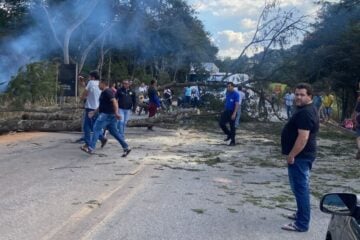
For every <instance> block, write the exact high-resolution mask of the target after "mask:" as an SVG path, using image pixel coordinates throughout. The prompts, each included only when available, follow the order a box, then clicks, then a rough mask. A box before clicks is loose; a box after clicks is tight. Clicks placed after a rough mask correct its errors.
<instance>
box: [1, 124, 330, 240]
mask: <svg viewBox="0 0 360 240" xmlns="http://www.w3.org/2000/svg"><path fill="white" fill-rule="evenodd" d="M79 136H80V135H79V134H74V133H28V134H27V133H23V134H16V136H15V137H14V136H0V153H1V154H0V239H1V240H10V239H11V240H20V239H26V240H45V239H64V240H65V239H66V240H72V239H74V240H78V239H98V240H110V239H113V240H119V239H129V240H144V239H149V240H150V239H153V240H159V239H164V240H165V239H189V240H190V239H191V240H192V239H207V240H224V239H238V240H241V239H244V240H245V239H258V240H262V239H266V240H272V239H273V240H282V239H284V240H285V239H286V240H289V239H290V240H291V239H294V240H296V239H299V240H307V239H309V240H319V239H325V232H326V226H327V223H328V221H329V219H330V216H329V215H326V214H323V213H321V212H320V211H319V210H318V200H317V199H315V198H313V199H312V205H313V206H312V209H313V211H312V223H311V229H310V231H309V232H307V233H294V232H286V231H283V230H281V229H280V227H281V225H283V224H285V223H288V222H289V221H288V220H287V219H286V218H284V216H283V215H284V214H288V213H291V211H290V210H289V209H292V208H293V207H294V203H293V199H291V194H289V193H288V192H287V194H286V193H285V192H286V191H288V188H289V186H288V185H287V175H286V169H285V167H273V168H269V167H267V168H259V167H258V166H255V165H254V164H247V163H249V159H247V158H246V157H247V155H248V154H247V153H249V152H253V151H255V150H256V149H254V146H253V145H249V146H247V145H238V146H236V147H235V148H228V147H227V146H225V145H223V144H222V143H221V142H220V143H219V140H218V138H219V136H217V135H216V134H204V133H198V132H192V131H172V130H164V129H156V131H155V132H146V131H145V132H144V130H142V129H130V130H128V134H127V136H128V140H129V143H130V145H131V146H132V147H133V151H132V152H131V153H130V155H129V156H128V157H127V158H121V157H120V155H121V150H120V148H119V146H118V144H117V143H116V142H115V141H114V140H113V139H111V140H110V142H109V144H108V145H107V146H106V147H105V148H104V149H102V150H99V151H98V152H97V153H98V155H93V156H89V155H87V154H86V153H83V152H81V151H80V150H79V147H80V145H79V144H76V143H73V141H74V140H75V139H77V138H78V137H79ZM140 136H141V137H140ZM243 137H244V138H245V137H246V136H244V134H243ZM209 159H210V160H211V161H208V160H209ZM284 199H285V200H284Z"/></svg>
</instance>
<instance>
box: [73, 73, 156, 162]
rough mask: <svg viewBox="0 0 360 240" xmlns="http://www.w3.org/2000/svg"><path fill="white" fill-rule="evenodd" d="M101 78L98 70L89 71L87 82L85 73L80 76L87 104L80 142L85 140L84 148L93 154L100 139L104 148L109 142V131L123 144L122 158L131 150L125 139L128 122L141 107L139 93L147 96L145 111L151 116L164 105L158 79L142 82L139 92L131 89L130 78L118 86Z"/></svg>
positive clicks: (82, 98) (150, 128) (80, 84)
mask: <svg viewBox="0 0 360 240" xmlns="http://www.w3.org/2000/svg"><path fill="white" fill-rule="evenodd" d="M99 79H100V76H99V73H98V72H97V71H92V72H90V73H89V78H88V81H87V82H86V81H85V78H84V77H83V76H79V87H80V89H81V91H82V93H81V97H80V99H81V101H82V102H83V104H84V114H83V117H82V130H83V136H82V138H80V139H79V140H78V141H77V142H84V145H83V146H81V150H83V151H84V152H86V153H89V154H93V153H95V149H96V143H97V142H98V141H100V143H101V148H103V147H104V146H105V145H106V143H107V142H108V139H107V138H106V132H109V133H110V134H111V135H112V136H113V137H114V138H115V139H116V140H117V141H118V142H119V144H120V145H121V147H122V149H123V154H122V157H126V156H127V155H128V154H129V153H130V152H131V148H130V147H129V145H128V144H127V142H126V140H125V130H126V124H127V122H128V121H129V119H130V117H131V114H132V113H135V111H136V108H137V107H138V100H137V95H138V94H140V95H141V96H142V97H143V98H144V96H147V97H148V103H147V107H146V110H147V111H148V113H149V118H151V117H154V116H155V115H156V112H157V110H158V109H159V108H160V106H161V105H160V98H159V93H158V90H157V81H156V80H151V82H150V87H147V86H146V85H145V84H144V83H142V84H141V85H140V87H139V89H138V90H139V93H138V94H137V93H136V92H135V91H134V90H133V89H132V88H131V85H132V82H131V81H130V80H127V79H125V80H123V81H122V83H121V85H119V86H117V84H112V85H111V86H109V83H108V81H107V80H104V79H101V80H99ZM144 108H145V107H144ZM148 129H149V130H153V126H149V127H148Z"/></svg>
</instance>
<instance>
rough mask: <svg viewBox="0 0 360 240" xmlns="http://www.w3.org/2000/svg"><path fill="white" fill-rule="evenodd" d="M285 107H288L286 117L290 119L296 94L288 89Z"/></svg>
mask: <svg viewBox="0 0 360 240" xmlns="http://www.w3.org/2000/svg"><path fill="white" fill-rule="evenodd" d="M284 100H285V107H286V115H287V118H288V119H290V118H291V116H292V113H293V105H294V100H295V94H294V93H292V92H291V91H290V89H288V91H287V93H286V94H285V96H284Z"/></svg>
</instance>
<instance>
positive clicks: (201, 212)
mask: <svg viewBox="0 0 360 240" xmlns="http://www.w3.org/2000/svg"><path fill="white" fill-rule="evenodd" d="M191 210H192V211H193V212H196V213H197V214H204V213H205V212H206V210H205V209H202V208H194V209H191Z"/></svg>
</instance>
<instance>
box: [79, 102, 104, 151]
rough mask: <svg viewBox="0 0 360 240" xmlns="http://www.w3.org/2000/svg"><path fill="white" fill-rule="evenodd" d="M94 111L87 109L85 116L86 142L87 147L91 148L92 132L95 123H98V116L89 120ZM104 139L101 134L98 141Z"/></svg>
mask: <svg viewBox="0 0 360 240" xmlns="http://www.w3.org/2000/svg"><path fill="white" fill-rule="evenodd" d="M92 111H94V109H89V108H86V109H85V116H84V126H83V128H84V129H83V130H84V140H85V143H86V145H88V146H90V143H91V132H93V127H94V123H95V121H96V118H97V115H95V116H93V117H92V118H89V112H92ZM103 138H104V136H103V134H102V133H101V134H100V135H99V136H98V139H100V140H102V139H103Z"/></svg>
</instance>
